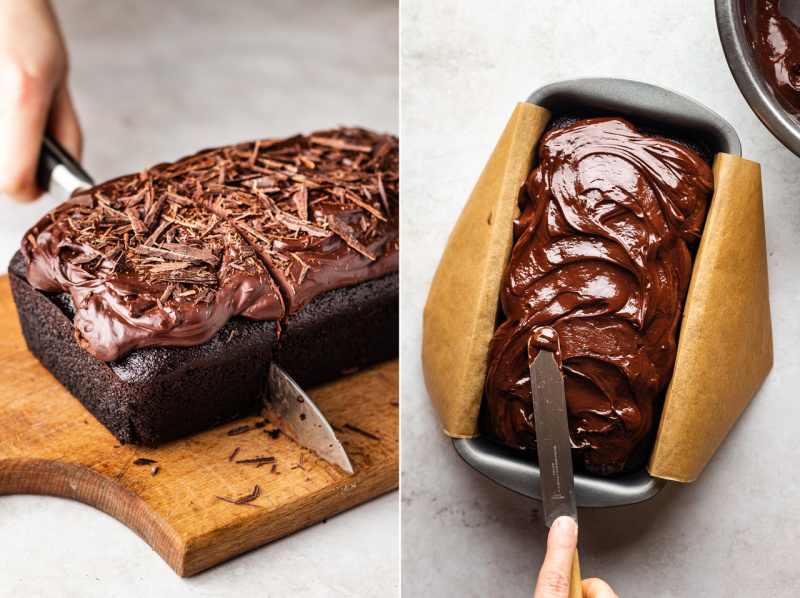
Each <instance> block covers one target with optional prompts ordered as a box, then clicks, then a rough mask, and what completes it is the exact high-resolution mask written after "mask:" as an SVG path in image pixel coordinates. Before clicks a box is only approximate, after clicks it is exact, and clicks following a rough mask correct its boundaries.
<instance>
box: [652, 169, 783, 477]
mask: <svg viewBox="0 0 800 598" xmlns="http://www.w3.org/2000/svg"><path fill="white" fill-rule="evenodd" d="M771 367H772V323H771V320H770V311H769V285H768V282H767V245H766V237H765V232H764V208H763V200H762V194H761V166H760V165H759V164H758V163H756V162H751V161H749V160H744V159H742V158H737V157H735V156H730V155H727V154H718V155H717V157H716V159H715V160H714V197H713V199H712V201H711V206H710V208H709V212H708V216H707V218H706V225H705V228H704V230H703V236H702V239H701V241H700V247H699V249H698V252H697V257H696V259H695V265H694V272H693V273H692V281H691V283H690V285H689V293H688V295H687V297H686V304H685V307H684V314H683V320H682V321H681V333H680V338H679V340H678V354H677V357H676V360H675V371H674V373H673V375H672V380H671V382H670V385H669V388H668V389H667V396H666V400H665V403H664V412H663V414H662V416H661V424H660V426H659V428H658V435H657V437H656V443H655V447H654V449H653V452H652V454H651V456H650V463H649V465H648V468H647V469H648V471H649V472H650V475H652V476H655V477H659V478H666V479H670V480H677V481H679V482H691V481H693V480H695V479H696V478H697V476H698V474H699V473H700V471H701V470H702V469H703V467H704V466H705V464H706V463H707V462H708V460H709V459H710V458H711V456H712V455H713V454H714V451H716V450H717V447H718V446H719V445H720V443H721V442H722V440H723V439H724V438H725V435H726V434H727V433H728V431H729V430H730V429H731V427H732V426H733V424H734V423H735V422H736V420H737V419H738V417H739V415H741V413H742V411H743V410H744V408H745V407H746V406H747V404H748V403H749V401H750V399H751V398H752V397H753V395H754V394H755V393H756V391H757V390H758V387H759V386H761V383H762V382H763V381H764V378H766V376H767V373H768V372H769V370H770V368H771Z"/></svg>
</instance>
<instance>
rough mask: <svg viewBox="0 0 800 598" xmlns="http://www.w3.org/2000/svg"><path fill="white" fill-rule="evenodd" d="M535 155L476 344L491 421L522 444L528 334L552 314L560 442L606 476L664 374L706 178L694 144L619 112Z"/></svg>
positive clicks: (641, 425)
mask: <svg viewBox="0 0 800 598" xmlns="http://www.w3.org/2000/svg"><path fill="white" fill-rule="evenodd" d="M538 156H539V166H538V167H537V168H536V169H535V170H533V172H531V174H530V176H529V177H528V179H527V181H526V182H525V184H524V185H523V187H522V189H521V190H520V195H519V206H520V210H521V215H520V217H519V219H518V220H517V221H515V223H514V238H515V245H514V248H513V251H512V255H511V259H510V262H509V265H508V267H507V269H506V272H505V275H504V282H503V287H502V296H501V300H502V308H503V312H504V314H505V316H506V318H507V319H506V321H505V322H503V323H502V324H501V325H500V327H499V328H498V329H497V331H496V332H495V335H494V337H493V338H492V341H491V345H490V349H489V357H488V359H489V371H488V376H487V379H486V386H485V393H486V406H487V408H488V415H489V419H490V425H491V427H492V430H491V431H490V432H491V433H492V434H493V435H494V436H496V437H499V438H500V439H501V440H502V441H503V442H505V443H506V444H508V445H509V446H511V447H514V448H518V449H524V450H535V448H536V429H535V422H534V420H533V405H532V400H531V389H530V378H529V373H528V365H527V359H528V353H527V343H528V339H529V337H530V336H531V334H535V333H536V331H537V330H539V329H540V327H542V326H552V327H553V328H554V329H555V330H556V332H557V333H558V337H559V341H560V349H561V357H562V360H563V361H562V368H563V372H564V384H565V392H566V399H567V409H568V411H569V424H570V436H571V441H572V446H573V450H574V451H575V453H576V455H579V456H580V457H582V459H583V461H584V463H585V465H586V467H587V468H588V469H589V470H590V471H592V472H595V473H599V474H612V473H616V472H619V471H621V470H622V469H623V468H624V467H625V464H626V461H627V459H628V457H629V455H630V454H631V452H632V451H633V450H634V449H635V448H636V447H637V445H638V444H639V443H640V442H641V441H642V440H643V439H644V438H645V437H646V435H647V433H648V431H649V430H650V429H651V426H652V423H653V403H654V401H655V399H656V397H657V395H658V393H659V392H660V391H661V390H663V389H664V388H665V387H666V385H667V383H668V382H669V379H670V377H671V374H672V368H673V364H674V361H675V353H676V328H677V325H678V322H679V319H680V313H681V309H682V305H683V300H684V298H685V296H686V292H687V289H688V285H689V280H690V278H691V273H692V257H691V254H690V251H689V244H692V243H694V242H695V241H697V240H698V239H699V237H700V233H701V230H702V226H703V221H704V219H705V213H706V207H707V204H708V201H709V199H710V195H711V191H712V187H713V177H712V174H711V170H710V168H709V167H708V165H707V164H706V163H705V162H703V161H702V160H701V159H700V158H699V157H698V156H697V155H695V154H694V153H693V152H691V151H689V150H687V149H685V148H684V147H682V146H680V145H678V144H676V143H672V142H669V141H665V140H662V139H655V138H651V137H646V136H644V135H641V134H639V133H637V132H636V131H635V130H634V128H633V126H632V125H631V124H629V123H628V122H626V121H624V120H622V119H618V118H598V119H588V120H584V121H581V122H578V123H577V124H574V125H572V126H569V127H566V128H563V129H557V130H553V131H551V132H549V133H547V134H546V135H545V136H544V137H543V138H542V140H541V143H540V146H539V151H538ZM542 343H543V344H542V345H541V347H540V348H545V345H547V347H548V348H550V349H551V350H552V347H551V346H550V344H551V341H550V340H548V339H542Z"/></svg>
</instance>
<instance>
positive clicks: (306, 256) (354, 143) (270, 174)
mask: <svg viewBox="0 0 800 598" xmlns="http://www.w3.org/2000/svg"><path fill="white" fill-rule="evenodd" d="M397 148H398V145H397V139H396V138H394V137H391V136H388V135H377V134H374V133H370V132H368V131H364V130H361V129H338V130H334V131H325V132H320V133H315V134H313V135H311V136H309V137H301V136H296V137H292V138H289V139H283V140H280V139H279V140H267V141H259V142H255V143H247V144H240V145H236V146H231V147H224V148H220V149H215V150H207V151H203V152H200V153H198V154H196V155H194V156H191V157H188V158H184V159H183V160H180V161H178V162H176V163H174V164H159V165H158V166H155V167H153V168H151V169H150V170H145V171H143V172H142V173H141V174H139V175H129V176H124V177H121V178H118V179H114V180H112V181H108V182H106V183H104V184H102V185H99V186H97V187H94V188H92V189H89V190H88V191H85V192H83V193H81V194H79V195H77V196H75V197H74V198H73V199H72V200H70V201H69V202H67V203H65V204H63V205H62V206H60V207H58V208H56V209H55V210H53V211H52V212H50V213H49V214H48V215H47V216H45V217H44V218H43V219H42V220H40V221H39V223H37V225H36V226H35V227H33V228H32V229H31V230H30V231H29V232H28V233H27V234H26V236H25V238H24V239H23V242H22V252H23V254H24V255H25V257H26V258H27V260H28V265H27V278H28V280H29V281H30V283H31V284H32V285H33V286H34V287H35V288H38V289H40V290H43V291H50V292H61V291H67V292H69V293H70V295H71V296H72V300H73V303H74V304H75V307H76V310H77V313H76V315H75V327H76V335H77V337H78V341H79V342H80V343H81V346H83V347H84V348H85V349H86V350H87V351H89V352H90V353H91V354H93V355H94V356H96V357H97V358H99V359H101V360H104V361H113V360H117V359H119V358H121V357H123V356H124V355H126V354H127V353H129V352H130V351H132V350H134V349H136V348H139V347H148V346H192V345H198V344H201V343H204V342H206V341H207V340H209V339H210V338H211V337H212V336H213V335H214V334H216V333H217V332H218V331H219V330H220V329H221V328H222V327H223V326H224V325H225V323H226V322H227V321H228V320H229V319H230V318H232V317H234V316H237V315H241V316H245V317H248V318H251V319H254V320H280V319H281V318H283V317H284V316H285V315H290V314H293V313H296V312H297V311H298V310H300V309H301V308H302V307H304V306H305V305H306V304H308V302H309V301H311V299H313V298H314V297H315V296H317V295H319V294H320V293H324V292H325V291H328V290H332V289H336V288H340V287H342V286H346V285H351V284H356V283H359V282H362V281H366V280H372V279H375V278H378V277H380V276H383V275H384V274H386V273H388V272H395V271H397V269H398V236H397V222H398V206H399V202H398V183H399V181H398V151H397Z"/></svg>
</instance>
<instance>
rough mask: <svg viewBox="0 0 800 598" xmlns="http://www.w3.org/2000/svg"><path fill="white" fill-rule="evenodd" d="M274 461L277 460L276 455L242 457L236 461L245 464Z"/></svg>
mask: <svg viewBox="0 0 800 598" xmlns="http://www.w3.org/2000/svg"><path fill="white" fill-rule="evenodd" d="M273 461H275V457H255V458H253V459H240V460H239V461H237V462H236V463H241V464H244V465H252V464H254V463H259V464H263V463H272V462H273Z"/></svg>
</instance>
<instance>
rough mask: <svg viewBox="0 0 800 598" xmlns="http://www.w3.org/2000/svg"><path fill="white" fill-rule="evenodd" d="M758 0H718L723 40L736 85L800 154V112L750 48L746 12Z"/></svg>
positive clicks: (769, 125)
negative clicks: (774, 84) (766, 74)
mask: <svg viewBox="0 0 800 598" xmlns="http://www.w3.org/2000/svg"><path fill="white" fill-rule="evenodd" d="M755 1H756V0H744V1H743V0H715V5H716V12H717V28H718V29H719V39H720V41H721V42H722V49H723V50H724V52H725V58H726V59H727V61H728V66H729V67H730V69H731V73H732V74H733V78H734V79H735V80H736V85H738V86H739V90H740V91H741V92H742V95H743V96H744V99H745V100H747V103H748V104H750V108H752V109H753V112H755V113H756V116H758V118H760V119H761V122H763V123H764V125H765V126H766V127H767V128H768V129H769V130H770V132H771V133H772V134H773V135H775V137H777V138H778V140H779V141H780V142H781V143H782V144H783V145H785V146H786V147H788V148H789V149H790V150H792V152H794V153H795V154H796V155H798V156H800V114H798V113H797V112H796V111H795V110H794V109H792V108H791V107H790V106H789V105H788V104H787V103H786V102H785V101H784V100H783V99H782V98H780V97H779V96H778V95H777V94H776V93H775V92H774V91H773V89H772V86H771V85H770V84H769V83H768V82H767V80H766V79H765V78H764V76H763V75H762V74H761V69H760V67H759V66H758V64H757V63H756V61H755V59H754V58H753V55H752V52H751V50H750V38H749V36H748V32H747V31H746V30H745V26H744V21H743V18H742V16H743V13H742V11H743V10H752V7H753V6H754V2H755Z"/></svg>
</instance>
